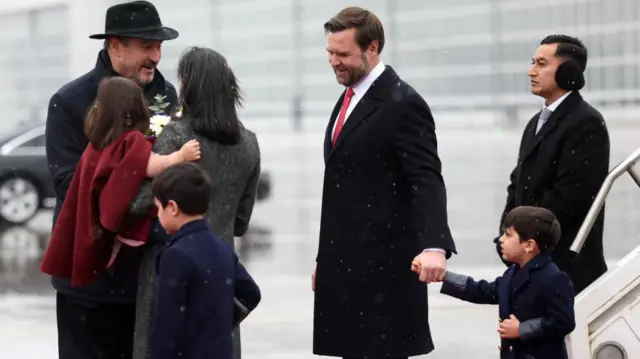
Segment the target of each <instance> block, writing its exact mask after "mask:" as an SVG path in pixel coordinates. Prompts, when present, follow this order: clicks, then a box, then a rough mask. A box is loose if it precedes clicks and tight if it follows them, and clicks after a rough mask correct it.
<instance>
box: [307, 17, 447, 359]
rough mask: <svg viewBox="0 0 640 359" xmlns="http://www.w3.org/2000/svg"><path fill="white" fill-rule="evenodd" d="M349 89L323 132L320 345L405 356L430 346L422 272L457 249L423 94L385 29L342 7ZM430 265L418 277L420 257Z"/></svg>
mask: <svg viewBox="0 0 640 359" xmlns="http://www.w3.org/2000/svg"><path fill="white" fill-rule="evenodd" d="M325 31H326V33H327V34H328V46H327V51H328V56H329V61H330V64H331V66H332V68H333V69H334V71H335V74H336V78H337V80H338V82H339V83H340V84H342V85H344V86H345V87H346V89H345V91H344V93H343V95H342V96H341V97H340V99H339V100H338V102H337V103H336V106H335V108H334V110H333V113H332V115H331V119H330V121H329V124H328V127H327V131H326V138H325V142H324V158H325V166H326V167H325V174H324V188H323V195H322V218H321V225H320V244H319V248H318V256H317V263H316V270H315V271H314V274H313V276H312V281H313V284H312V286H313V287H314V290H315V305H314V335H313V352H314V353H315V354H318V355H328V356H337V357H344V358H369V359H378V358H388V359H400V358H407V357H409V356H415V355H421V354H425V353H428V352H430V351H432V350H433V343H432V340H431V334H430V330H429V323H428V303H427V288H426V286H425V284H424V282H427V283H429V282H432V281H439V280H442V278H443V277H444V271H445V266H446V258H447V257H449V256H450V255H451V253H455V251H456V250H455V245H454V242H453V240H452V238H451V233H450V231H449V226H448V224H447V206H446V192H445V186H444V181H443V178H442V175H441V164H440V159H439V158H438V152H437V142H436V134H435V125H434V120H433V117H432V115H431V112H430V110H429V107H428V106H427V104H426V102H425V101H424V100H423V99H422V97H421V96H420V95H419V94H418V93H417V92H416V91H415V90H414V89H413V88H412V87H411V86H409V85H408V84H407V83H406V82H404V81H402V79H400V77H399V76H398V74H396V72H395V71H394V70H393V69H392V68H391V67H390V66H385V65H384V64H383V63H382V62H380V59H379V54H380V52H381V51H382V49H383V47H384V31H383V27H382V24H381V22H380V20H379V19H378V18H377V17H376V16H375V15H374V14H373V13H371V12H369V11H367V10H365V9H361V8H357V7H351V8H345V9H344V10H342V11H341V12H340V13H338V14H337V15H336V16H334V17H333V18H332V19H331V20H329V21H328V22H327V23H326V24H325ZM414 259H415V261H416V263H418V265H419V266H421V268H422V273H421V274H420V280H418V277H416V275H415V274H414V273H412V272H411V263H412V260H414Z"/></svg>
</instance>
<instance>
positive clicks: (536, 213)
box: [503, 206, 562, 252]
mask: <svg viewBox="0 0 640 359" xmlns="http://www.w3.org/2000/svg"><path fill="white" fill-rule="evenodd" d="M503 227H504V228H503V229H504V230H506V229H509V228H511V229H512V230H514V231H515V232H516V233H518V236H520V240H521V241H526V240H529V239H533V240H534V241H535V242H536V244H537V245H538V248H540V251H541V252H549V251H551V250H553V247H554V246H555V245H556V244H557V243H558V241H559V240H560V236H561V234H562V232H561V230H560V222H558V219H557V218H556V216H554V215H553V213H551V211H549V210H548V209H545V208H542V207H531V206H520V207H516V208H514V209H512V210H511V211H510V212H509V213H508V214H507V216H506V217H505V219H504V224H503Z"/></svg>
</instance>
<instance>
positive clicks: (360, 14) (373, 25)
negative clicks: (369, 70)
mask: <svg viewBox="0 0 640 359" xmlns="http://www.w3.org/2000/svg"><path fill="white" fill-rule="evenodd" d="M348 29H355V30H356V43H357V44H358V46H359V47H360V49H361V50H362V51H364V50H366V49H367V48H368V47H369V46H370V45H371V43H372V42H373V41H378V54H380V53H381V52H382V49H383V48H384V27H383V26H382V22H381V21H380V19H378V17H377V16H376V14H374V13H372V12H371V11H369V10H367V9H363V8H361V7H357V6H351V7H346V8H344V9H342V10H341V11H340V12H339V13H337V14H336V15H335V16H334V17H332V18H331V19H329V21H327V22H325V23H324V32H325V34H328V33H335V32H341V31H344V30H348Z"/></svg>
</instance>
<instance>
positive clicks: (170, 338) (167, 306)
mask: <svg viewBox="0 0 640 359" xmlns="http://www.w3.org/2000/svg"><path fill="white" fill-rule="evenodd" d="M191 273H193V264H192V262H191V259H189V258H188V257H187V256H186V255H185V254H184V253H183V252H182V251H180V250H178V249H175V248H168V249H167V250H165V251H164V253H162V255H161V257H160V264H159V273H158V279H157V289H156V297H155V308H154V311H153V318H152V324H151V331H150V332H151V335H150V340H149V353H150V355H151V358H154V359H164V358H167V359H170V358H178V357H180V355H181V354H182V353H183V350H184V339H185V338H184V334H185V333H186V332H187V328H186V320H187V313H188V311H189V308H187V307H186V305H187V284H188V282H189V278H190V276H191Z"/></svg>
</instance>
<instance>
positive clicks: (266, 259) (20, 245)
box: [0, 127, 640, 359]
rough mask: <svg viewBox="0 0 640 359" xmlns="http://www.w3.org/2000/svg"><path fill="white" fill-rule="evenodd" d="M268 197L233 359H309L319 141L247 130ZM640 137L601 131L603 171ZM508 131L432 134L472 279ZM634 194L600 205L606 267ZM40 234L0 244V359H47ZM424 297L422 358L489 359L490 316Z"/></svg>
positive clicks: (257, 222) (486, 256)
mask: <svg viewBox="0 0 640 359" xmlns="http://www.w3.org/2000/svg"><path fill="white" fill-rule="evenodd" d="M257 132H258V136H259V141H260V145H261V148H262V153H263V169H264V170H267V171H270V172H271V175H272V179H273V192H272V198H269V199H267V200H266V201H265V202H263V203H259V204H258V205H257V206H256V209H255V212H254V217H253V219H252V227H251V230H250V232H249V233H248V234H247V236H245V237H244V238H239V239H237V241H238V242H237V247H238V251H239V252H240V256H241V259H242V261H243V262H244V263H245V264H246V265H247V267H248V269H249V270H250V272H251V273H252V275H254V277H255V278H256V280H257V282H258V284H259V285H260V286H261V289H262V291H263V302H262V303H261V304H260V306H259V307H258V309H257V310H256V311H255V312H254V313H253V314H252V315H251V316H250V317H249V318H248V319H247V320H246V322H245V324H243V353H244V355H243V358H245V359H271V358H274V359H275V358H278V359H287V358H296V359H310V358H313V357H314V356H313V355H312V354H311V336H312V317H313V313H312V310H313V295H312V292H311V289H310V273H311V270H312V268H313V265H314V257H315V251H316V248H317V235H318V227H319V219H320V197H321V190H322V173H323V160H322V152H321V143H322V133H321V132H318V131H314V132H313V133H305V134H291V133H287V132H273V131H271V132H268V131H260V130H258V131H257ZM639 138H640V127H638V128H628V127H627V128H620V129H613V130H611V140H612V165H614V164H615V163H617V162H619V161H621V160H622V159H623V158H624V157H625V156H627V155H629V154H630V153H631V151H632V150H634V149H635V148H636V147H638V146H640V140H638V139H639ZM519 140H520V133H519V131H494V130H482V129H479V130H473V131H469V130H442V131H440V133H439V146H440V152H441V157H442V161H443V166H444V177H445V181H446V183H447V190H448V198H449V217H450V225H451V227H452V230H453V233H454V237H455V239H456V242H457V246H458V250H459V255H457V256H455V257H454V258H452V259H451V260H450V262H449V267H450V268H451V269H452V270H455V271H458V272H464V273H467V274H471V275H474V276H476V277H478V278H481V277H485V278H493V277H495V275H498V274H500V273H501V271H502V270H503V269H504V268H503V267H502V266H501V264H500V262H499V260H498V258H497V256H496V255H495V251H494V249H493V247H492V245H491V241H492V238H493V237H494V236H495V235H496V234H497V227H498V222H497V221H498V216H499V214H500V212H501V210H502V207H503V205H504V200H505V194H506V184H507V180H508V176H509V173H510V171H511V169H512V167H513V165H514V163H515V151H516V149H517V146H518V143H519ZM639 216H640V190H639V189H638V188H637V187H635V184H634V183H633V182H632V181H631V180H630V179H629V178H627V177H624V178H622V179H621V180H620V181H619V183H616V184H615V185H614V190H613V191H612V194H611V196H610V200H609V201H608V202H607V223H606V234H607V236H606V239H605V248H606V255H607V257H608V258H609V259H610V261H611V262H615V261H616V260H617V259H620V258H622V257H623V256H624V255H625V254H626V253H628V252H629V251H631V250H632V249H633V248H635V247H636V246H637V245H638V244H640V221H637V220H636V219H637V218H639ZM50 228H51V213H49V212H47V211H43V212H42V213H41V214H39V215H38V217H37V218H36V219H34V220H33V221H32V222H31V223H29V224H28V225H27V226H22V227H11V228H4V229H3V231H2V232H1V233H0V358H24V359H30V358H38V359H53V358H56V357H57V355H56V353H57V349H56V328H55V311H54V306H55V301H54V300H53V291H52V289H51V287H50V284H49V280H48V277H46V276H44V275H43V274H41V273H40V272H39V270H38V266H39V261H40V258H41V256H42V252H43V249H44V248H45V247H46V245H47V242H48V236H49V229H50ZM438 289H439V286H438V285H432V286H431V287H430V298H429V301H430V303H429V304H430V322H431V327H432V332H433V336H434V341H435V345H436V350H435V352H433V353H432V354H431V355H429V356H428V358H430V359H444V358H447V359H458V358H459V359H466V358H476V359H488V358H496V357H497V353H498V352H497V344H498V342H499V338H498V336H497V333H496V331H495V330H496V325H495V324H496V322H497V320H496V319H497V308H496V307H491V306H474V305H469V304H465V303H462V302H459V301H457V300H454V299H450V298H447V297H443V296H441V295H439V294H438V293H437V292H438Z"/></svg>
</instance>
